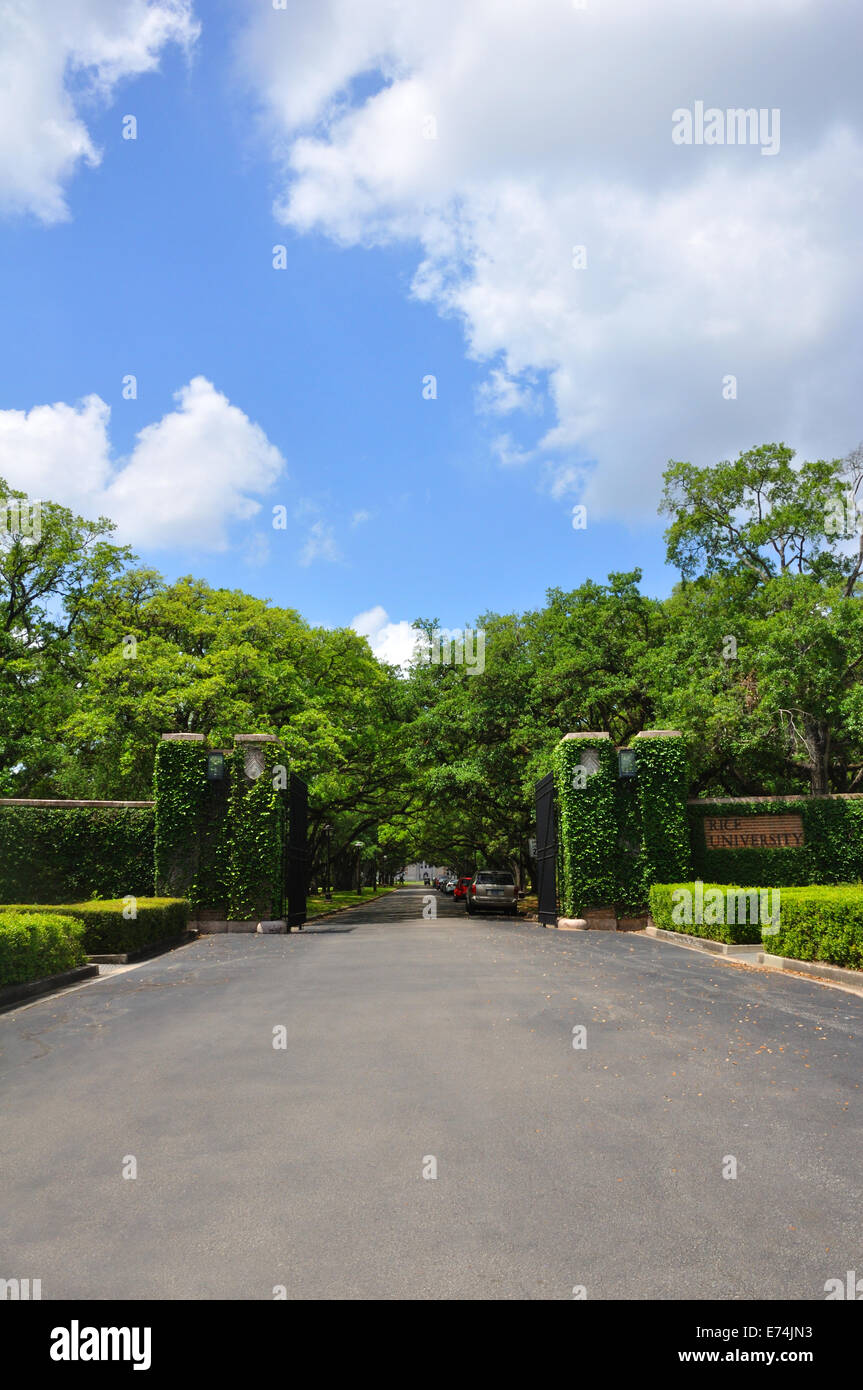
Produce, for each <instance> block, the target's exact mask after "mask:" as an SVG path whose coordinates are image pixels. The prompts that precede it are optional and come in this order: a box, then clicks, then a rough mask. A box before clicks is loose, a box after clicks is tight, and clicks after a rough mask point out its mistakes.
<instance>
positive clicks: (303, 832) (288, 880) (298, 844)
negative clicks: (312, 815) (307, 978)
mask: <svg viewBox="0 0 863 1390" xmlns="http://www.w3.org/2000/svg"><path fill="white" fill-rule="evenodd" d="M308 829H309V789H308V787H307V786H306V784H305V782H304V781H303V779H302V777H297V776H296V774H295V773H293V772H292V773H291V775H290V778H289V780H288V824H287V833H286V837H285V920H286V921H287V924H288V931H290V929H291V927H302V925H303V923H304V922H305V920H306V892H307V889H308V884H309V849H308Z"/></svg>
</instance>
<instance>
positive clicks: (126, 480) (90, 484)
mask: <svg viewBox="0 0 863 1390" xmlns="http://www.w3.org/2000/svg"><path fill="white" fill-rule="evenodd" d="M175 400H176V401H177V409H176V410H173V411H170V412H168V414H166V415H164V416H163V417H162V419H161V420H159V421H157V422H156V423H155V424H152V425H147V426H146V428H145V429H143V430H141V432H140V433H139V435H138V436H137V440H136V443H135V447H134V448H133V450H132V452H131V454H130V456H129V457H128V459H125V460H122V459H121V460H118V461H117V462H116V463H115V462H114V461H113V460H112V457H111V444H110V439H109V425H110V419H111V410H110V407H109V406H108V405H106V404H105V402H104V401H103V400H102V399H101V398H100V397H99V396H96V395H92V396H87V397H86V399H85V400H83V401H81V402H80V404H79V405H77V406H70V405H66V404H64V403H63V402H58V403H57V404H55V405H42V406H35V407H34V408H33V409H32V410H31V411H29V412H25V411H23V410H2V411H0V477H2V478H5V479H6V481H7V482H8V483H10V484H11V485H12V486H13V487H17V488H20V489H22V490H23V491H25V492H27V493H29V495H30V496H31V497H40V498H42V499H43V500H50V501H54V502H60V503H62V504H63V505H64V506H68V507H71V508H72V509H73V510H75V511H76V512H79V513H80V514H81V515H83V516H86V517H89V518H93V517H96V516H99V515H104V516H108V517H110V518H111V520H112V521H115V522H116V523H117V528H118V531H117V534H118V539H120V540H123V541H127V542H130V543H131V544H133V545H139V546H147V547H149V548H153V549H158V548H167V547H171V546H190V547H191V546H194V547H197V548H201V549H205V550H224V549H226V547H227V545H228V528H229V524H230V523H232V522H238V521H241V522H249V521H251V520H252V518H254V517H255V516H257V514H258V513H259V512H260V510H261V503H260V502H259V501H258V500H257V499H256V497H255V496H253V495H251V494H255V493H258V494H260V493H264V492H267V491H268V490H269V489H270V488H271V487H272V486H273V484H274V483H275V481H276V479H277V478H278V477H279V475H280V473H281V471H282V469H283V467H284V460H283V458H282V456H281V454H280V453H279V451H278V449H276V448H275V446H274V445H272V444H270V442H269V441H268V439H267V437H266V435H265V434H264V432H263V430H262V429H261V428H260V426H258V425H255V424H253V423H252V421H251V420H249V418H248V416H247V415H244V413H243V412H242V410H240V409H238V407H237V406H235V405H231V403H230V401H229V400H228V399H227V397H226V396H223V395H222V394H221V392H219V391H217V390H216V388H215V387H214V386H213V384H212V382H209V381H207V380H206V378H205V377H201V376H198V377H194V378H193V380H192V381H190V382H189V384H188V386H184V387H183V388H182V390H180V391H178V392H177V393H176V395H175Z"/></svg>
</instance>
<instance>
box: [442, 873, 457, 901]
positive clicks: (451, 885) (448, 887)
mask: <svg viewBox="0 0 863 1390" xmlns="http://www.w3.org/2000/svg"><path fill="white" fill-rule="evenodd" d="M457 882H458V880H457V879H454V878H448V879H447V881H446V883H445V884H444V886H443V891H444V892H445V893H446V895H447V897H450V896H451V895H452V894H453V893H454V892H455V886H456V883H457Z"/></svg>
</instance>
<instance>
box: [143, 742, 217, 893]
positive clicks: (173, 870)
mask: <svg viewBox="0 0 863 1390" xmlns="http://www.w3.org/2000/svg"><path fill="white" fill-rule="evenodd" d="M203 745H204V735H203V734H163V735H162V741H161V743H160V744H159V747H158V748H157V749H156V768H155V774H154V778H153V799H154V801H155V805H156V812H155V837H156V895H157V896H158V897H168V898H182V897H185V896H186V894H187V893H188V892H189V889H190V887H191V886H192V884H193V883H194V882H195V879H196V878H197V876H198V866H199V860H200V848H201V847H200V826H201V816H202V812H203V807H204V799H205V793H206V768H205V764H204V747H203Z"/></svg>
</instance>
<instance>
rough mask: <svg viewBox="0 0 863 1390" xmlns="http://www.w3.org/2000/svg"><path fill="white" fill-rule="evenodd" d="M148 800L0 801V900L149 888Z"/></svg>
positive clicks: (72, 897) (141, 892) (63, 898)
mask: <svg viewBox="0 0 863 1390" xmlns="http://www.w3.org/2000/svg"><path fill="white" fill-rule="evenodd" d="M153 821H154V816H153V809H152V807H146V806H141V807H126V808H120V807H91V806H70V807H69V808H68V809H66V808H64V807H42V806H0V902H3V901H4V900H5V901H9V902H25V903H43V904H44V903H47V904H49V905H50V906H54V905H57V904H62V903H64V902H69V901H72V902H76V901H78V900H79V899H82V898H89V897H92V896H93V895H95V894H98V895H99V896H100V897H114V896H118V897H122V896H124V895H125V894H128V893H133V894H135V895H136V896H142V897H143V896H146V895H147V894H150V893H152V891H153Z"/></svg>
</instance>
